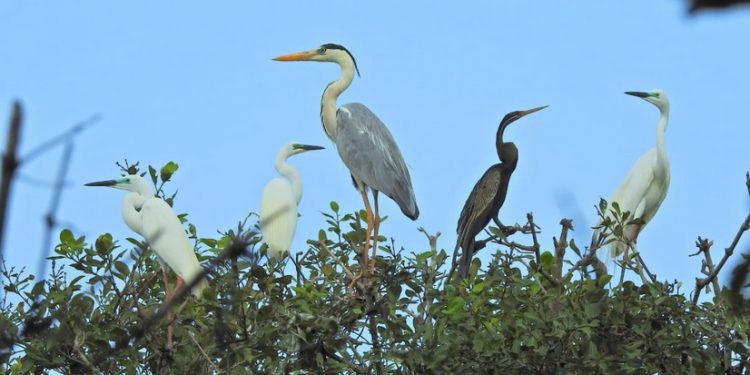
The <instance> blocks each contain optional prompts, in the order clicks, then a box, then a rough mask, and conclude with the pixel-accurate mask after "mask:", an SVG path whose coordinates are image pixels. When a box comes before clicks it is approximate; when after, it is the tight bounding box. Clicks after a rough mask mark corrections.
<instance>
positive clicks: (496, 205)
mask: <svg viewBox="0 0 750 375" xmlns="http://www.w3.org/2000/svg"><path fill="white" fill-rule="evenodd" d="M544 108H547V106H546V105H545V106H542V107H537V108H533V109H530V110H528V111H515V112H510V113H508V114H507V115H505V117H503V119H502V121H500V125H499V126H498V129H497V137H496V139H495V147H496V148H497V156H498V157H500V163H497V164H495V165H493V166H491V167H489V168H488V169H487V171H486V172H484V175H482V178H480V179H479V181H477V183H476V185H474V189H473V190H472V191H471V194H469V198H468V199H466V203H464V209H463V210H461V217H459V218H458V228H457V229H456V232H457V233H458V239H457V240H456V248H455V249H454V250H453V267H452V268H451V275H452V274H453V270H454V269H455V268H456V258H457V257H458V249H459V248H461V260H460V261H459V263H458V277H459V280H460V279H463V278H464V277H466V275H467V273H468V272H469V265H470V264H471V259H472V257H473V256H474V238H475V237H476V235H477V234H479V232H481V231H482V229H484V227H486V226H487V224H489V222H490V220H494V221H495V224H497V226H498V227H500V228H501V229H503V228H505V226H504V225H503V224H502V223H501V222H500V219H499V218H498V214H499V212H500V207H502V206H503V203H504V202H505V195H506V194H507V193H508V183H509V182H510V176H511V175H512V174H513V171H514V170H516V164H517V163H518V149H517V148H516V145H515V144H513V142H503V132H505V128H507V127H508V125H510V124H511V123H513V122H514V121H516V120H518V119H520V118H521V117H523V116H526V115H528V114H530V113H534V112H536V111H540V110H542V109H544Z"/></svg>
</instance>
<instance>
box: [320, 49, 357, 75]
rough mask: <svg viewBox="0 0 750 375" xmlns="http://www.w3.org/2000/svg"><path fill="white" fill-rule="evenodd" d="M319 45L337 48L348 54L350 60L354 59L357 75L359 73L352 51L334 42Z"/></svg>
mask: <svg viewBox="0 0 750 375" xmlns="http://www.w3.org/2000/svg"><path fill="white" fill-rule="evenodd" d="M321 47H323V48H325V49H338V50H342V51H344V52H346V53H347V54H349V57H351V58H352V61H354V69H355V70H356V71H357V75H359V68H358V67H357V59H355V58H354V55H352V53H351V52H349V50H348V49H346V47H344V46H342V45H341V44H336V43H326V44H324V45H322V46H321Z"/></svg>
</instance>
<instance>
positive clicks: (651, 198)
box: [592, 90, 670, 259]
mask: <svg viewBox="0 0 750 375" xmlns="http://www.w3.org/2000/svg"><path fill="white" fill-rule="evenodd" d="M626 94H628V95H632V96H635V97H638V98H641V99H643V100H645V101H647V102H649V103H651V104H653V105H655V106H656V108H658V109H659V112H660V116H659V122H658V123H657V125H656V147H654V148H652V149H650V150H648V151H646V153H645V154H643V155H642V156H641V157H640V159H638V161H637V162H636V163H635V165H633V167H632V168H631V169H630V172H628V175H627V176H626V177H625V180H624V181H623V182H622V183H621V184H620V186H619V187H618V188H617V190H615V193H614V194H613V195H612V197H611V198H610V200H609V202H610V204H611V203H614V202H616V203H617V204H618V205H619V207H620V211H621V212H626V211H629V212H630V213H631V216H630V217H631V218H633V219H640V222H641V224H638V223H633V224H629V225H627V226H626V227H625V229H624V230H623V236H624V237H625V242H623V241H620V240H615V241H613V242H611V243H610V244H609V248H610V255H611V256H612V257H616V256H619V255H620V254H623V258H624V259H627V255H628V254H627V251H628V248H629V247H628V243H633V242H635V240H636V238H637V237H638V234H639V233H640V232H641V231H642V230H643V228H645V227H646V224H648V223H649V222H650V221H651V219H652V218H653V217H654V215H655V214H656V211H657V210H658V209H659V206H661V203H662V202H663V201H664V198H665V197H666V196H667V191H668V190H669V179H670V175H669V159H667V150H666V147H665V146H664V133H665V131H666V130H667V122H668V121H669V99H668V98H667V94H665V93H664V91H662V90H652V91H649V92H638V91H628V92H626ZM606 215H608V216H610V217H611V213H610V212H608V213H606ZM600 225H601V220H600V223H599V225H598V226H600ZM600 231H601V228H599V229H597V230H596V231H595V232H594V239H593V240H592V244H593V242H594V241H597V239H598V237H599V233H600Z"/></svg>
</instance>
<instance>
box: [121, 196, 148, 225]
mask: <svg viewBox="0 0 750 375" xmlns="http://www.w3.org/2000/svg"><path fill="white" fill-rule="evenodd" d="M146 199H148V197H144V196H143V195H141V194H138V193H134V192H130V193H128V194H127V195H125V199H123V201H122V218H123V219H124V220H125V224H127V225H128V227H129V228H130V229H132V230H133V232H136V233H138V234H140V235H141V236H143V233H141V232H142V223H141V212H140V211H141V207H143V203H144V202H146Z"/></svg>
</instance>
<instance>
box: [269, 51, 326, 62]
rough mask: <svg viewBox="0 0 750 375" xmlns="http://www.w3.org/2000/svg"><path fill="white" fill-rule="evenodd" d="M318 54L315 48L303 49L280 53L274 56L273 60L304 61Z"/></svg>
mask: <svg viewBox="0 0 750 375" xmlns="http://www.w3.org/2000/svg"><path fill="white" fill-rule="evenodd" d="M317 54H318V51H317V50H312V51H304V52H295V53H290V54H288V55H281V56H277V57H274V58H273V60H274V61H305V60H310V59H311V58H312V57H313V56H316V55H317Z"/></svg>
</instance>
